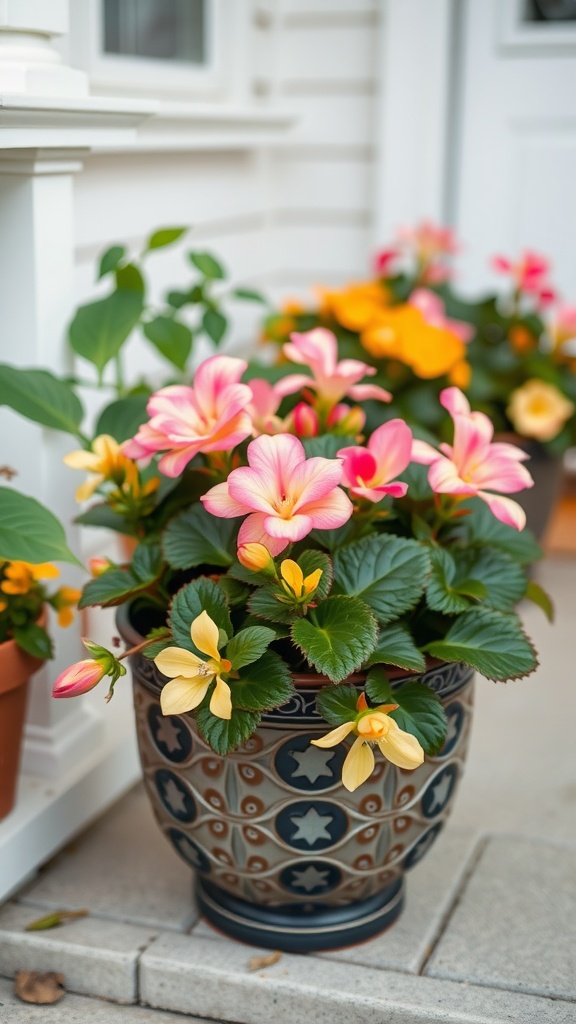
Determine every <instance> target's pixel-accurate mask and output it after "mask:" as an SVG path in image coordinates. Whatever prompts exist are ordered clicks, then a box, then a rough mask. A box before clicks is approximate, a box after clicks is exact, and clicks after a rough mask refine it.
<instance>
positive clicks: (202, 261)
mask: <svg viewBox="0 0 576 1024" xmlns="http://www.w3.org/2000/svg"><path fill="white" fill-rule="evenodd" d="M188 259H189V260H190V262H191V263H193V264H194V266H195V267H196V269H197V270H199V271H200V273H201V274H204V277H209V278H211V279H212V280H222V278H224V277H225V276H226V275H225V273H224V268H223V266H222V264H221V263H219V262H218V260H216V259H214V257H213V256H211V255H210V253H209V252H189V253H188Z"/></svg>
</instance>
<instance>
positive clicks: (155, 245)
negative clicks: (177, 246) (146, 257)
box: [144, 228, 188, 252]
mask: <svg viewBox="0 0 576 1024" xmlns="http://www.w3.org/2000/svg"><path fill="white" fill-rule="evenodd" d="M187 230H188V228H159V230H158V231H154V232H153V233H152V234H151V235H150V238H149V239H148V241H147V242H146V248H145V250H144V252H151V250H152V249H162V248H163V247H164V246H165V245H172V243H173V242H177V241H178V239H179V238H182V235H185V234H186V232H187Z"/></svg>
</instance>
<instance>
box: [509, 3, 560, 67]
mask: <svg viewBox="0 0 576 1024" xmlns="http://www.w3.org/2000/svg"><path fill="white" fill-rule="evenodd" d="M500 4H501V10H500V38H499V40H498V43H499V45H500V46H501V47H502V49H504V50H509V51H516V52H517V53H518V54H519V55H521V54H522V51H525V52H526V54H527V56H529V55H530V52H535V51H536V52H538V53H546V52H547V51H551V52H557V51H558V50H566V51H573V50H574V49H576V22H574V21H565V22H562V21H548V22H544V21H527V20H526V18H525V12H526V0H500Z"/></svg>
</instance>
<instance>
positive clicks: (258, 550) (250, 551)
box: [237, 543, 276, 576]
mask: <svg viewBox="0 0 576 1024" xmlns="http://www.w3.org/2000/svg"><path fill="white" fill-rule="evenodd" d="M237 556H238V561H239V562H240V565H243V566H244V568H245V569H250V571H251V572H265V573H268V574H269V575H271V576H275V575H276V569H275V566H274V559H273V558H272V555H271V554H270V552H269V551H268V548H267V547H265V546H264V544H257V543H251V544H241V545H240V547H239V548H238V551H237Z"/></svg>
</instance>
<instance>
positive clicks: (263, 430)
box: [246, 377, 286, 434]
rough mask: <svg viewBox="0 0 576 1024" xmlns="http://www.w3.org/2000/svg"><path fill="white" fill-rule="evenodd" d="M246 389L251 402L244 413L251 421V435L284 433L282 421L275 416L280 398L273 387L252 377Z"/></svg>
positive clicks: (261, 378) (284, 428) (260, 378)
mask: <svg viewBox="0 0 576 1024" xmlns="http://www.w3.org/2000/svg"><path fill="white" fill-rule="evenodd" d="M248 387H249V388H250V391H251V392H252V401H251V402H250V404H249V405H248V407H247V409H246V411H247V412H248V413H249V415H250V417H251V419H252V427H253V433H254V434H279V433H282V432H283V431H285V430H286V426H285V424H284V421H283V420H282V419H281V418H280V416H277V415H276V413H277V411H278V407H279V405H280V402H281V401H282V398H281V396H280V395H279V394H278V392H277V391H276V389H275V388H274V386H273V385H272V384H269V383H268V381H267V380H264V378H263V377H254V379H253V380H251V381H248Z"/></svg>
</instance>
